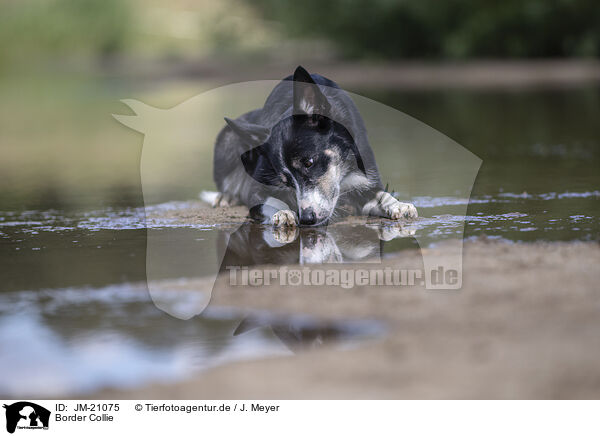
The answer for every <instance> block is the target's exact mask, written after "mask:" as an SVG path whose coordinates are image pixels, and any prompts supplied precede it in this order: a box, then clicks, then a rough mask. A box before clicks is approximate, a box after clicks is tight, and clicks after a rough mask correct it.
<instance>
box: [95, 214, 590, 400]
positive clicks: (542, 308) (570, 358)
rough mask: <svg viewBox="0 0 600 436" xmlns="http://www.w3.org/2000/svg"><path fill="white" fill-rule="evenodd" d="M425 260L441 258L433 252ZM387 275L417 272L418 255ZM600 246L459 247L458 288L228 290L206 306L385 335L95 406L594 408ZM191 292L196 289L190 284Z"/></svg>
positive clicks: (218, 219) (234, 217) (221, 283)
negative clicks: (385, 401) (456, 402)
mask: <svg viewBox="0 0 600 436" xmlns="http://www.w3.org/2000/svg"><path fill="white" fill-rule="evenodd" d="M169 213H170V214H172V218H173V219H181V220H186V219H190V220H196V221H197V220H204V219H210V220H212V222H213V223H219V224H225V223H228V222H232V221H238V220H240V219H243V217H244V216H245V210H244V209H243V208H227V209H208V208H205V207H204V206H202V205H201V204H198V205H194V206H192V207H191V209H190V210H188V211H173V212H169ZM429 250H430V254H432V255H439V256H444V252H443V250H442V249H441V248H434V249H429ZM382 263H383V266H386V265H398V263H401V264H402V266H403V267H404V268H415V269H417V268H420V267H421V265H422V261H421V253H420V251H419V250H405V251H403V252H401V253H400V254H398V255H397V257H395V258H393V259H386V260H384V261H383V262H382ZM598 265H600V244H598V243H597V242H590V243H576V242H570V243H543V242H539V243H527V244H511V243H504V242H493V241H489V240H486V239H484V238H482V239H480V240H477V241H470V242H467V243H465V252H464V270H463V271H464V272H463V287H462V289H461V290H458V291H432V290H425V289H423V288H422V287H420V286H412V287H401V288H393V287H380V286H356V287H354V288H352V289H341V288H334V287H315V286H312V287H304V288H298V287H281V286H278V285H272V286H263V287H241V286H237V287H231V286H228V284H227V277H220V278H219V280H218V282H217V285H216V287H215V291H214V292H213V299H212V301H211V304H212V305H215V306H233V307H242V308H255V309H256V308H258V309H267V310H270V311H274V312H277V313H303V314H311V315H315V316H317V317H319V318H321V319H377V320H381V321H383V322H384V324H385V325H386V327H387V334H386V335H385V336H384V337H383V338H381V339H377V340H373V341H370V342H365V343H363V344H361V345H360V346H358V347H356V348H352V349H343V350H340V349H336V348H335V346H332V345H328V344H326V345H324V346H321V347H316V348H313V349H310V350H306V351H305V352H302V353H299V354H297V355H295V356H291V357H277V358H267V359H263V360H254V361H244V362H237V363H232V364H228V365H225V366H222V367H218V368H214V369H212V370H208V371H206V372H202V373H199V374H198V375H196V376H194V377H193V378H191V379H190V380H186V381H185V382H181V383H176V384H155V385H149V386H146V387H143V388H139V389H134V390H123V391H117V390H107V391H103V392H101V393H99V394H97V395H94V397H95V398H111V399H114V398H124V399H125V398H130V399H134V398H140V399H142V398H153V399H160V398H164V399H184V398H185V399H220V398H229V399H236V398H237V399H242V398H243V399H249V398H252V399H260V398H278V399H297V398H305V399H309V398H340V399H354V398H522V399H525V398H600V365H598V362H599V361H600V316H599V314H600V289H599V286H598V283H600V270H599V269H598ZM192 287H193V285H192Z"/></svg>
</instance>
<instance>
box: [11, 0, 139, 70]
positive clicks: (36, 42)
mask: <svg viewBox="0 0 600 436" xmlns="http://www.w3.org/2000/svg"><path fill="white" fill-rule="evenodd" d="M130 19H131V9H130V5H129V2H127V1H125V0H2V1H1V2H0V68H2V67H6V66H7V64H9V63H11V64H23V63H25V64H27V63H30V62H35V61H37V60H47V59H48V58H51V57H53V56H56V55H59V56H60V55H63V56H64V55H73V54H75V55H82V54H83V55H85V54H91V55H98V54H100V55H102V54H109V53H112V52H115V51H118V50H119V49H121V48H122V46H123V45H124V44H125V42H126V40H127V38H128V35H129V32H130Z"/></svg>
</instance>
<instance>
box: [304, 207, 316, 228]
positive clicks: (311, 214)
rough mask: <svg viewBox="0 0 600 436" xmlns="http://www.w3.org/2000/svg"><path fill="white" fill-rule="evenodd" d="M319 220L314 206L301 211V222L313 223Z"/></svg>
mask: <svg viewBox="0 0 600 436" xmlns="http://www.w3.org/2000/svg"><path fill="white" fill-rule="evenodd" d="M316 222H317V215H316V214H315V211H314V210H313V209H312V207H309V208H307V209H302V210H301V211H300V224H306V225H309V226H310V225H313V224H315V223H316Z"/></svg>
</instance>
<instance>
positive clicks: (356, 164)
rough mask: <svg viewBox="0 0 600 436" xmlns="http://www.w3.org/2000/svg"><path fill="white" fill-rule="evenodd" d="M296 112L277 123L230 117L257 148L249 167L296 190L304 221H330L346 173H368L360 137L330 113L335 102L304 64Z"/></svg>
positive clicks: (266, 180) (262, 178)
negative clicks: (261, 123) (268, 125)
mask: <svg viewBox="0 0 600 436" xmlns="http://www.w3.org/2000/svg"><path fill="white" fill-rule="evenodd" d="M293 80H294V82H293V88H294V92H293V114H294V115H293V116H291V117H288V118H286V119H283V120H281V121H280V122H278V123H277V124H276V125H274V126H273V127H272V128H271V129H267V128H265V127H263V126H259V125H255V124H249V123H245V122H242V121H239V120H230V119H227V118H226V121H227V123H228V124H229V126H230V127H231V128H232V130H233V131H234V132H235V133H236V134H237V135H238V136H239V137H240V138H241V139H242V140H243V141H244V142H245V143H246V144H248V145H249V146H250V147H251V149H250V150H248V151H247V152H245V153H244V154H243V155H242V157H241V158H242V163H243V165H244V168H245V169H246V171H247V172H248V174H250V175H251V176H252V177H253V178H254V179H255V180H257V181H259V182H260V183H263V184H265V185H268V186H272V187H278V188H281V189H288V190H292V191H293V193H294V195H293V196H292V197H293V198H295V200H296V204H297V207H298V217H299V219H300V224H304V225H319V224H324V223H326V222H327V221H328V220H329V218H330V217H331V215H332V214H333V211H334V210H335V207H336V204H337V201H338V198H339V196H340V194H341V193H342V190H343V187H344V183H343V181H344V180H345V179H348V178H349V175H351V174H357V175H358V176H359V177H363V178H365V168H364V164H363V162H362V159H361V157H360V155H359V152H358V148H357V146H356V143H355V141H354V138H353V137H352V135H351V134H350V132H349V131H348V129H346V128H345V127H344V126H343V125H342V124H340V123H339V122H337V121H334V120H333V119H332V118H331V117H330V116H328V115H329V114H330V113H331V104H330V102H329V101H328V99H327V97H326V96H325V95H324V94H323V92H322V91H321V90H320V89H319V87H318V86H317V85H316V84H315V82H314V80H313V78H312V77H311V76H310V74H308V72H306V70H304V69H303V68H302V67H298V68H297V69H296V72H295V73H294V76H293Z"/></svg>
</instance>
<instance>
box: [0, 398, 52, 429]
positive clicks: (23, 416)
mask: <svg viewBox="0 0 600 436" xmlns="http://www.w3.org/2000/svg"><path fill="white" fill-rule="evenodd" d="M3 407H4V408H5V409H6V431H8V432H9V433H14V432H15V430H16V429H19V430H21V429H26V430H40V429H43V430H47V429H48V423H49V422H50V411H49V410H48V409H46V408H44V407H42V406H39V405H37V404H35V403H30V402H29V401H19V402H17V403H13V404H11V405H6V404H5V405H4V406H3Z"/></svg>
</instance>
